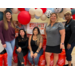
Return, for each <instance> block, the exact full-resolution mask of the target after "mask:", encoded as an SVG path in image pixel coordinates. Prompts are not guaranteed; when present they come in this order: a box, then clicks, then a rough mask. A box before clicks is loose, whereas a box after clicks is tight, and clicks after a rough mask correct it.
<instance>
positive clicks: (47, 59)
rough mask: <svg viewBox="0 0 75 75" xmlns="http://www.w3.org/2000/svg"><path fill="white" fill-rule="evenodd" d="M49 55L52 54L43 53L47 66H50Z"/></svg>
mask: <svg viewBox="0 0 75 75" xmlns="http://www.w3.org/2000/svg"><path fill="white" fill-rule="evenodd" d="M51 54H52V53H49V52H45V58H46V63H47V66H50V56H51Z"/></svg>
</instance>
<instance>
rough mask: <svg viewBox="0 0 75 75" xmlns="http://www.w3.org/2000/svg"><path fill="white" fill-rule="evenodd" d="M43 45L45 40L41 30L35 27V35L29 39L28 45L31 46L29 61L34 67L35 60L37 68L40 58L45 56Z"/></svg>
mask: <svg viewBox="0 0 75 75" xmlns="http://www.w3.org/2000/svg"><path fill="white" fill-rule="evenodd" d="M42 44H43V38H42V36H41V34H40V30H39V28H38V27H34V29H33V34H32V35H31V36H30V37H29V43H28V45H29V52H28V60H29V61H30V63H31V64H32V66H33V65H34V63H33V59H34V62H35V65H36V66H37V65H38V61H39V57H40V56H41V55H42V54H43V48H42Z"/></svg>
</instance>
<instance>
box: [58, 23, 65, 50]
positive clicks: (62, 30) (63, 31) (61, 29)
mask: <svg viewBox="0 0 75 75" xmlns="http://www.w3.org/2000/svg"><path fill="white" fill-rule="evenodd" d="M59 33H60V35H61V41H60V49H62V48H64V41H65V27H64V25H63V24H62V23H59Z"/></svg>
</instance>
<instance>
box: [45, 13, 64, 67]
mask: <svg viewBox="0 0 75 75" xmlns="http://www.w3.org/2000/svg"><path fill="white" fill-rule="evenodd" d="M44 31H45V36H46V39H47V43H46V51H45V57H46V63H47V66H49V65H50V55H51V53H54V63H53V66H55V65H56V63H57V61H58V54H59V53H61V51H62V49H63V47H64V40H65V29H64V26H63V24H62V23H58V22H57V14H56V13H52V14H51V16H50V20H49V23H48V24H47V26H46V27H45V30H44Z"/></svg>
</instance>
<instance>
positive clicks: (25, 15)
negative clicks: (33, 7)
mask: <svg viewBox="0 0 75 75" xmlns="http://www.w3.org/2000/svg"><path fill="white" fill-rule="evenodd" d="M30 20H31V16H30V14H29V12H27V11H21V12H20V13H19V14H18V21H19V22H20V23H21V24H24V25H25V24H28V23H29V22H30Z"/></svg>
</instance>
